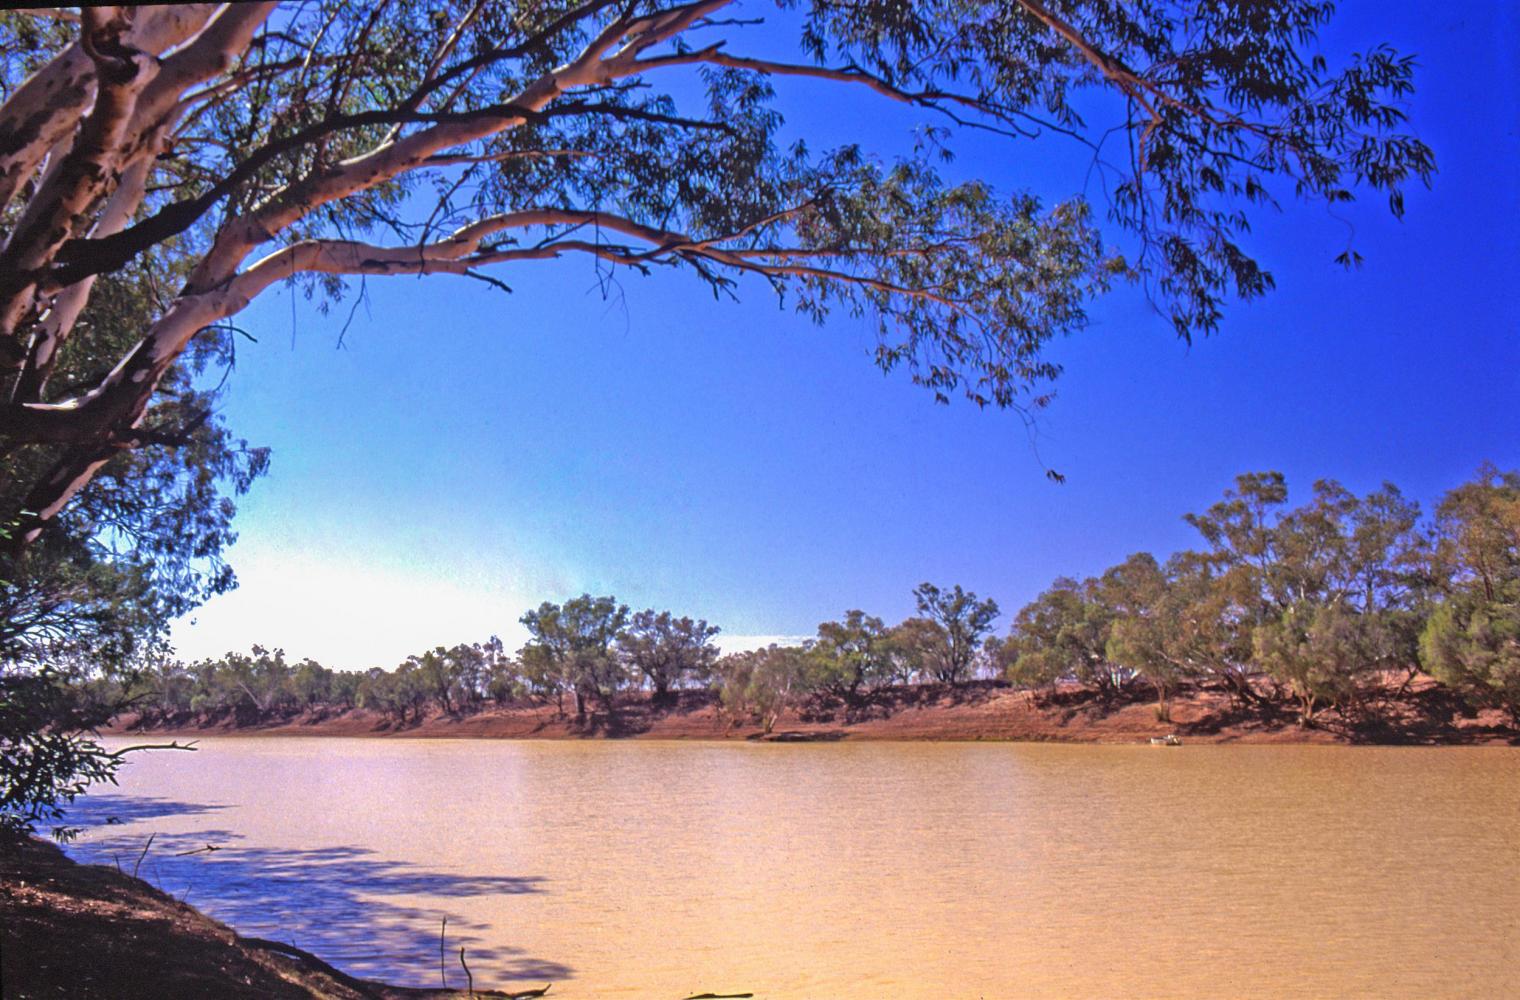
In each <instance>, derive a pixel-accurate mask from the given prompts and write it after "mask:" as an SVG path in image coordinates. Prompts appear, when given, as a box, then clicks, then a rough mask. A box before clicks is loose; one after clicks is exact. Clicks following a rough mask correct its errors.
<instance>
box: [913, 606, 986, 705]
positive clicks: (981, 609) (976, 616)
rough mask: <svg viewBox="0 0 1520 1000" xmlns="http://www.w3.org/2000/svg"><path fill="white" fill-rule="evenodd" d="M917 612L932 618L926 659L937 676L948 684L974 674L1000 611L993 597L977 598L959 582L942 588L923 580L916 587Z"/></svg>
mask: <svg viewBox="0 0 1520 1000" xmlns="http://www.w3.org/2000/svg"><path fill="white" fill-rule="evenodd" d="M913 597H914V599H915V600H916V601H917V602H918V613H919V615H920V616H921V617H922V618H925V619H927V620H928V621H930V622H933V623H934V624H935V625H936V626H937V627H938V629H937V632H931V633H930V634H928V635H926V636H925V638H927V639H929V640H930V642H929V645H928V648H927V650H926V653H927V655H926V656H925V663H926V664H927V665H928V667H929V671H930V673H931V674H933V676H934V679H935V680H938V681H941V682H943V683H945V684H959V683H961V682H962V681H964V680H966V679H967V678H968V677H969V676H970V675H971V669H972V667H973V666H974V665H975V663H976V658H977V654H978V652H980V650H981V647H982V640H984V639H985V638H986V637H987V636H988V635H989V634H990V633H991V632H992V623H993V621H994V620H996V619H997V616H998V615H999V614H1000V612H999V611H998V606H997V602H996V601H994V600H993V599H992V598H990V597H989V598H987V599H986V600H984V601H979V600H977V597H976V594H974V593H972V592H971V591H969V590H962V589H961V585H960V584H956V585H955V586H954V587H952V588H950V589H949V590H941V589H940V588H938V587H936V586H935V585H934V584H932V583H921V584H919V585H918V586H917V587H915V588H914V590H913Z"/></svg>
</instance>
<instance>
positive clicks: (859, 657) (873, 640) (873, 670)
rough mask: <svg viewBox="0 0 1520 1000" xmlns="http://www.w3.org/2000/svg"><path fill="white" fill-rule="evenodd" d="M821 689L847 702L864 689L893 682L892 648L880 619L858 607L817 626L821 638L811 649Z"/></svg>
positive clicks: (809, 652)
mask: <svg viewBox="0 0 1520 1000" xmlns="http://www.w3.org/2000/svg"><path fill="white" fill-rule="evenodd" d="M808 654H809V656H810V658H811V659H812V661H813V664H814V673H815V674H816V680H817V683H818V684H819V686H821V687H825V688H827V689H828V690H829V691H831V692H832V693H833V694H835V695H836V696H838V697H840V698H844V699H846V700H853V699H854V698H856V697H857V696H858V695H859V694H860V690H861V688H863V687H866V686H869V685H872V684H878V683H882V682H884V681H888V680H890V679H891V675H892V666H893V664H892V649H891V647H890V645H889V643H888V632H887V628H886V626H885V625H884V624H883V622H882V620H881V619H880V618H877V617H876V616H875V615H868V614H866V613H865V612H864V611H861V610H860V609H858V608H856V609H853V610H850V611H846V612H845V614H844V617H843V618H841V619H840V620H839V621H832V622H823V623H821V624H819V626H818V638H817V640H816V641H814V642H813V644H812V645H811V646H810V647H809V649H808Z"/></svg>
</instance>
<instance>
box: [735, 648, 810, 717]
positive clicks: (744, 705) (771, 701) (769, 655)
mask: <svg viewBox="0 0 1520 1000" xmlns="http://www.w3.org/2000/svg"><path fill="white" fill-rule="evenodd" d="M810 672H811V670H810V664H809V662H808V651H807V650H805V649H803V648H802V647H800V646H778V645H775V644H774V643H773V644H771V645H769V646H766V647H765V648H764V649H753V650H749V651H747V652H743V653H731V654H729V655H728V656H725V657H723V658H722V659H721V660H719V661H718V664H717V667H716V674H717V680H716V683H717V688H718V703H719V705H721V706H722V707H723V709H724V710H725V711H727V712H728V713H730V715H731V716H732V717H733V718H735V719H738V718H741V717H746V716H751V717H754V718H755V719H757V720H758V721H759V723H760V727H761V729H762V730H763V731H764V732H765V733H766V734H767V735H769V734H770V733H771V732H772V731H773V730H774V729H775V728H776V723H777V722H778V721H780V719H781V715H782V713H784V712H785V711H786V710H787V708H789V707H790V706H791V705H792V704H793V703H794V702H796V701H797V700H798V699H800V698H802V697H804V696H806V695H808V694H811V693H812V692H811V690H810V687H809V684H808V678H809V674H810Z"/></svg>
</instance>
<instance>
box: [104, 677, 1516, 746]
mask: <svg viewBox="0 0 1520 1000" xmlns="http://www.w3.org/2000/svg"><path fill="white" fill-rule="evenodd" d="M1398 680H1399V681H1402V678H1399V679H1398ZM1363 704H1364V707H1363V708H1362V710H1361V711H1359V712H1354V713H1352V712H1348V713H1345V714H1342V713H1341V712H1339V711H1338V710H1334V709H1332V710H1328V711H1325V712H1323V713H1321V714H1320V715H1319V716H1318V717H1317V718H1316V720H1315V725H1314V726H1313V727H1304V726H1301V725H1299V724H1298V721H1297V717H1296V714H1295V713H1294V712H1293V711H1292V710H1291V709H1289V708H1288V707H1286V706H1268V705H1262V706H1253V707H1251V708H1250V709H1241V708H1240V707H1238V706H1236V705H1234V704H1233V703H1232V701H1231V699H1230V697H1229V696H1228V695H1227V694H1226V693H1225V692H1223V691H1220V690H1214V689H1204V688H1200V689H1194V690H1190V691H1187V692H1185V693H1183V694H1182V695H1180V696H1178V697H1177V698H1175V699H1173V701H1172V710H1171V721H1170V722H1161V721H1158V720H1157V718H1156V713H1155V705H1154V702H1153V701H1152V700H1151V695H1150V694H1149V693H1148V692H1147V691H1144V690H1142V691H1139V692H1136V693H1135V694H1134V696H1133V697H1131V698H1129V699H1121V700H1117V701H1115V702H1108V703H1105V702H1103V701H1102V700H1100V699H1099V698H1098V697H1097V696H1096V695H1095V694H1093V693H1092V692H1091V691H1088V690H1086V689H1083V688H1080V687H1076V686H1075V685H1072V686H1064V687H1062V688H1058V689H1057V690H1055V691H1045V692H1031V691H1015V690H1012V689H1011V688H1008V687H1006V686H1004V685H1000V684H997V683H994V682H978V683H973V684H969V685H966V686H964V687H960V688H955V689H950V688H947V687H944V686H942V685H925V686H921V687H905V688H892V689H887V690H884V691H879V692H874V693H873V694H872V695H871V696H870V697H869V699H868V700H866V701H865V702H864V703H863V704H860V705H856V706H846V705H842V704H837V703H836V704H834V705H831V706H830V705H825V706H815V707H808V708H803V709H801V710H793V711H789V712H787V713H786V714H785V715H783V716H782V717H781V719H780V720H779V721H778V722H777V724H776V727H775V730H774V731H773V732H772V733H771V734H769V735H768V736H767V735H766V734H764V733H763V732H762V731H761V729H760V727H759V726H758V725H755V724H753V723H752V722H750V721H749V720H735V719H733V718H732V717H731V716H729V715H726V714H724V713H721V712H720V711H719V709H718V706H717V704H716V700H715V699H714V697H713V696H712V695H711V694H709V693H708V692H705V691H686V692H681V693H680V696H679V698H678V700H676V701H675V702H673V703H671V704H669V705H655V704H652V703H651V701H650V699H649V697H648V696H647V695H644V694H640V693H635V694H632V695H626V696H623V697H622V698H621V699H620V700H619V702H618V704H617V708H616V711H615V712H614V713H612V714H611V715H610V716H609V715H608V714H607V713H606V712H603V711H599V712H596V713H594V714H592V715H590V716H589V717H588V718H587V719H585V720H583V721H579V722H578V721H577V720H576V719H575V718H574V717H573V716H570V715H562V714H560V713H559V711H558V710H557V709H556V706H555V704H554V703H553V702H548V703H543V702H533V703H519V704H514V705H507V706H502V707H492V708H486V709H484V710H482V711H479V712H475V713H471V714H465V715H458V716H451V715H442V714H435V715H431V716H428V717H426V718H425V719H423V720H422V721H421V722H420V723H419V722H410V721H409V722H408V723H406V724H404V725H403V724H399V723H397V722H396V721H395V720H393V719H387V718H385V717H383V716H381V715H379V714H377V713H374V712H367V711H363V710H358V709H356V710H351V711H347V712H340V713H322V712H317V713H305V714H302V715H298V716H295V717H292V718H286V719H278V720H273V721H267V722H260V723H256V724H252V725H248V724H243V725H239V724H237V723H236V722H235V721H233V720H229V719H222V720H204V719H197V718H194V717H180V718H172V719H142V718H139V717H135V716H126V717H123V718H121V719H120V720H118V722H117V723H116V725H115V726H114V727H113V728H112V729H111V730H110V731H111V732H114V733H118V734H120V733H129V732H142V731H153V732H158V733H185V734H202V735H206V734H217V733H221V734H228V735H231V734H237V735H270V736H349V737H353V736H377V737H378V736H404V737H427V738H487V739H586V738H598V737H611V738H635V739H674V740H682V739H684V740H723V739H769V740H776V741H787V740H796V741H832V740H1010V741H1036V742H1068V743H1143V742H1145V741H1146V740H1147V739H1149V738H1151V737H1155V736H1162V735H1165V734H1167V733H1176V734H1178V735H1179V736H1181V737H1182V738H1183V739H1184V740H1186V741H1188V742H1192V743H1394V744H1442V743H1462V744H1472V743H1516V742H1520V731H1517V730H1516V729H1515V728H1513V727H1512V726H1510V725H1508V724H1507V720H1506V718H1505V717H1504V716H1503V715H1502V714H1501V713H1498V712H1494V711H1485V712H1480V713H1473V712H1471V711H1467V710H1464V709H1463V707H1462V705H1461V703H1460V701H1459V700H1458V699H1457V698H1456V697H1455V696H1454V695H1453V694H1452V692H1450V691H1449V690H1447V689H1445V688H1442V687H1440V686H1439V685H1437V684H1435V682H1434V681H1431V680H1430V679H1428V678H1423V677H1422V678H1419V679H1417V680H1416V681H1415V682H1414V683H1413V684H1412V685H1410V686H1409V688H1408V690H1406V691H1403V692H1402V693H1401V692H1400V691H1399V685H1398V684H1397V683H1395V682H1393V681H1392V680H1391V681H1390V683H1389V684H1388V685H1387V686H1386V687H1384V688H1383V689H1381V690H1379V691H1377V692H1375V693H1374V695H1373V696H1372V697H1369V698H1367V699H1365V700H1364V703H1363ZM145 723H146V724H145Z"/></svg>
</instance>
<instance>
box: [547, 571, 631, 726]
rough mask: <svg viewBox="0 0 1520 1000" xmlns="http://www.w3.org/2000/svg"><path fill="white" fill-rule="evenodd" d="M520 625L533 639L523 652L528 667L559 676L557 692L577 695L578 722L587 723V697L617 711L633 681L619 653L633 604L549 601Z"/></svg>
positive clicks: (595, 600) (593, 599)
mask: <svg viewBox="0 0 1520 1000" xmlns="http://www.w3.org/2000/svg"><path fill="white" fill-rule="evenodd" d="M520 620H521V622H522V624H523V625H524V626H526V627H527V629H528V634H529V635H530V636H531V637H532V641H530V642H529V643H528V644H527V645H526V646H524V647H523V652H522V657H523V660H524V662H525V663H532V664H536V665H537V666H538V667H539V669H541V670H543V671H544V672H545V673H546V674H549V675H551V676H553V677H555V678H556V679H557V684H556V689H557V690H561V691H562V690H565V689H569V690H570V691H572V692H574V694H575V715H576V718H578V719H584V718H585V716H586V699H587V698H596V699H597V700H598V701H600V702H601V703H602V706H603V707H604V708H605V709H607V711H608V712H611V711H612V696H613V694H614V692H616V691H617V690H618V688H620V687H622V686H623V685H624V684H625V683H626V682H627V680H628V675H627V669H626V667H625V666H624V664H623V660H622V658H621V657H620V656H619V655H618V650H617V643H618V639H619V637H620V636H621V634H622V632H623V628H624V626H625V625H627V623H628V605H626V604H619V603H618V602H617V599H616V598H613V597H592V596H591V595H590V594H582V595H581V596H579V597H572V598H571V599H570V600H568V601H566V602H565V603H564V604H563V605H560V604H554V603H552V602H550V601H545V602H544V603H542V604H540V605H539V606H538V608H537V609H535V610H533V611H529V612H527V613H525V614H524V615H523V616H522V618H521V619H520Z"/></svg>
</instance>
